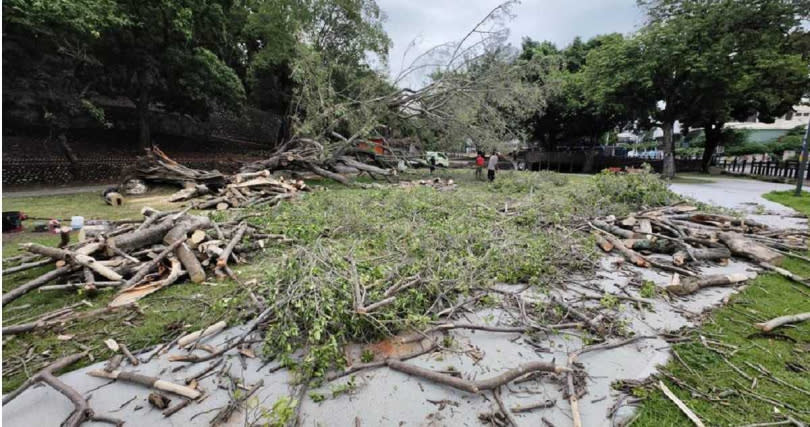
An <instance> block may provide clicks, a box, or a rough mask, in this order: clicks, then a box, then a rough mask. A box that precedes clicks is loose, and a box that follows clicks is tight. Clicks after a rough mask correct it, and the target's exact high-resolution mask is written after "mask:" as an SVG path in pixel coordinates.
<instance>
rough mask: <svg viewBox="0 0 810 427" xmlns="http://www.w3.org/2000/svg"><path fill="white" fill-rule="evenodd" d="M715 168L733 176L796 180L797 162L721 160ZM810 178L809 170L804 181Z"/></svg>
mask: <svg viewBox="0 0 810 427" xmlns="http://www.w3.org/2000/svg"><path fill="white" fill-rule="evenodd" d="M716 166H717V167H719V168H721V169H723V170H725V171H728V172H730V173H734V174H740V175H756V176H766V177H773V178H792V179H796V174H797V173H798V172H799V162H798V161H797V160H786V161H781V162H779V161H753V160H751V161H748V160H745V159H741V160H740V159H734V160H731V161H729V160H723V161H720V162H718V163H717V164H716ZM808 177H810V170H808V171H806V172H805V177H804V179H808Z"/></svg>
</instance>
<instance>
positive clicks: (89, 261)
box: [20, 243, 122, 281]
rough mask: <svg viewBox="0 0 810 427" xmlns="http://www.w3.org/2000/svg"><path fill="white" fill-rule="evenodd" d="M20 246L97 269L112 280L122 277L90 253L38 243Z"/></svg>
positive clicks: (100, 273)
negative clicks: (89, 254)
mask: <svg viewBox="0 0 810 427" xmlns="http://www.w3.org/2000/svg"><path fill="white" fill-rule="evenodd" d="M20 247H21V248H23V249H25V250H26V251H28V252H31V253H35V254H40V255H44V256H47V257H50V258H53V259H56V260H65V261H71V262H75V263H76V264H79V265H81V266H84V267H87V268H89V269H91V270H93V271H95V272H96V273H98V274H99V275H101V276H103V277H106V278H107V279H110V280H112V281H116V280H121V279H122V277H121V275H120V274H118V273H116V272H115V271H114V270H112V269H111V268H109V267H107V266H105V265H104V264H102V263H99V262H98V261H96V260H95V259H94V258H93V257H90V256H88V255H84V254H80V253H75V252H71V251H69V250H67V249H59V248H51V247H48V246H42V245H38V244H36V243H23V244H22V245H20Z"/></svg>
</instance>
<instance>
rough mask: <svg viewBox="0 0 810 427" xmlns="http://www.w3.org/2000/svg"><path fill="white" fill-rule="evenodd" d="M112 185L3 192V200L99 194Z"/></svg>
mask: <svg viewBox="0 0 810 427" xmlns="http://www.w3.org/2000/svg"><path fill="white" fill-rule="evenodd" d="M113 185H115V184H98V185H82V186H69V187H48V188H36V189H20V190H5V191H3V198H14V197H40V196H58V195H63V194H77V193H96V192H98V193H99V194H101V192H102V191H104V190H105V189H107V188H108V187H110V186H113Z"/></svg>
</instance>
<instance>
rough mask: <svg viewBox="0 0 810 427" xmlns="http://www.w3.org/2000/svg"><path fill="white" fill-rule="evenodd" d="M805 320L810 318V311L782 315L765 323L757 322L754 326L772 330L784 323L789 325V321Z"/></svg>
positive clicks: (767, 330) (765, 330)
mask: <svg viewBox="0 0 810 427" xmlns="http://www.w3.org/2000/svg"><path fill="white" fill-rule="evenodd" d="M805 320H810V312H808V313H800V314H793V315H790V316H780V317H777V318H775V319H771V320H769V321H767V322H764V323H757V324H755V325H754V326H756V327H757V328H759V329H761V330H762V331H763V332H770V331H772V330H774V329H776V328H778V327H780V326H782V325H787V324H789V323H799V322H804V321H805Z"/></svg>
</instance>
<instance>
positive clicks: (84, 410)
mask: <svg viewBox="0 0 810 427" xmlns="http://www.w3.org/2000/svg"><path fill="white" fill-rule="evenodd" d="M86 355H87V353H79V354H74V355H71V356H67V357H63V358H61V359H59V360H57V361H55V362H54V363H52V364H50V365H48V366H47V367H46V368H45V369H43V370H41V371H39V372H38V373H36V374H35V375H34V376H32V377H31V378H29V379H28V380H26V381H25V382H24V383H23V384H22V385H21V386H20V387H19V388H18V389H16V390H14V391H13V392H11V393H9V394H7V395H5V396H3V405H4V406H5V404H6V403H8V402H11V401H12V400H14V399H15V398H16V397H17V396H19V395H20V394H22V392H24V391H25V390H27V389H28V388H30V387H31V386H32V385H34V384H36V383H39V382H43V383H46V384H48V385H49V386H51V387H53V388H54V390H56V391H58V392H59V393H62V395H64V396H65V397H67V398H68V399H70V401H71V403H73V406H75V409H74V411H73V413H71V414H70V416H69V417H68V419H67V420H65V421H64V422H63V423H62V425H63V426H68V427H76V426H79V425H81V424H82V423H84V422H85V421H98V422H105V423H109V424H115V425H117V426H121V425H123V424H124V422H123V421H121V420H118V419H115V418H110V417H106V416H99V415H96V414H95V412H94V411H93V409H92V408H90V403H89V402H88V401H87V399H85V398H84V396H82V394H81V393H79V392H78V391H76V389H74V388H72V387H70V386H69V385H67V384H65V383H64V382H62V380H60V379H59V378H57V377H56V376H55V375H54V374H53V373H54V372H55V371H58V370H60V369H64V368H66V367H68V366H70V365H72V364H74V363H76V362H78V361H79V360H80V359H81V358H83V357H84V356H86Z"/></svg>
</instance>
